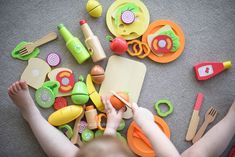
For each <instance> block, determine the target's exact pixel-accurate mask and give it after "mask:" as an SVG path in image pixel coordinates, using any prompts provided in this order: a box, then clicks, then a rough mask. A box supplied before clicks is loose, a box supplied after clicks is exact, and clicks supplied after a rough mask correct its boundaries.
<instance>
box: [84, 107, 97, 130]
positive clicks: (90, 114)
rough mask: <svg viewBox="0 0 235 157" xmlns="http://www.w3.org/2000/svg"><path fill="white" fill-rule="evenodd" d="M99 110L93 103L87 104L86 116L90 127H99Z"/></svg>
mask: <svg viewBox="0 0 235 157" xmlns="http://www.w3.org/2000/svg"><path fill="white" fill-rule="evenodd" d="M97 115H98V113H97V110H96V109H95V107H94V106H93V105H89V106H86V111H85V117H86V120H87V124H88V126H87V127H88V129H91V130H93V129H97Z"/></svg>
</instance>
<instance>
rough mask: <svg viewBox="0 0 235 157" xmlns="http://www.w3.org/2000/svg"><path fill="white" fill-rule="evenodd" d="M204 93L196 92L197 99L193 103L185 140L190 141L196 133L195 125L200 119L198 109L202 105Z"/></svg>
mask: <svg viewBox="0 0 235 157" xmlns="http://www.w3.org/2000/svg"><path fill="white" fill-rule="evenodd" d="M203 97H204V95H203V94H202V93H198V94H197V99H196V102H195V105H194V110H193V114H192V117H191V120H190V123H189V127H188V131H187V134H186V141H191V140H192V139H193V137H194V136H195V134H196V131H197V126H198V123H199V120H200V117H199V110H200V107H201V105H202V101H203Z"/></svg>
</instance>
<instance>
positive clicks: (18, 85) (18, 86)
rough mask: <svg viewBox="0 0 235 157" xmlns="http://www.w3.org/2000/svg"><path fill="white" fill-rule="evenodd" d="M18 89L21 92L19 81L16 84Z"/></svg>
mask: <svg viewBox="0 0 235 157" xmlns="http://www.w3.org/2000/svg"><path fill="white" fill-rule="evenodd" d="M15 86H16V89H17V90H18V91H19V90H21V86H20V82H19V81H17V82H16V85H15Z"/></svg>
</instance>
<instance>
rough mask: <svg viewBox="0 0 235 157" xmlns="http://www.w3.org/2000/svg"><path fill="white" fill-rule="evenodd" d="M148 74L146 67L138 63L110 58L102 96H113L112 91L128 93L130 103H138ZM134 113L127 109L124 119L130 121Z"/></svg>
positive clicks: (101, 90) (119, 58) (120, 58)
mask: <svg viewBox="0 0 235 157" xmlns="http://www.w3.org/2000/svg"><path fill="white" fill-rule="evenodd" d="M145 74H146V66H145V65H144V64H143V63H141V62H137V61H133V60H130V59H127V58H124V57H120V56H111V57H110V58H109V61H108V64H107V67H106V70H105V79H104V81H103V83H102V85H101V87H100V91H99V94H100V95H104V94H106V95H111V93H110V91H111V90H112V91H115V92H118V91H124V92H128V94H129V97H130V102H136V103H137V102H138V99H139V95H140V91H141V88H142V85H143V82H144V78H145ZM132 116H133V115H132V111H131V109H129V108H128V107H127V110H126V111H125V113H124V115H123V118H125V119H130V118H131V117H132Z"/></svg>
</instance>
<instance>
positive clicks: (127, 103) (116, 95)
mask: <svg viewBox="0 0 235 157" xmlns="http://www.w3.org/2000/svg"><path fill="white" fill-rule="evenodd" d="M110 92H111V93H112V94H113V95H114V96H115V97H116V98H118V99H119V100H120V101H121V102H123V103H124V104H125V105H126V106H127V107H128V108H130V109H131V105H130V103H129V102H127V101H126V100H125V99H123V98H122V97H120V96H119V95H118V94H117V93H116V92H114V91H110Z"/></svg>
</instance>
